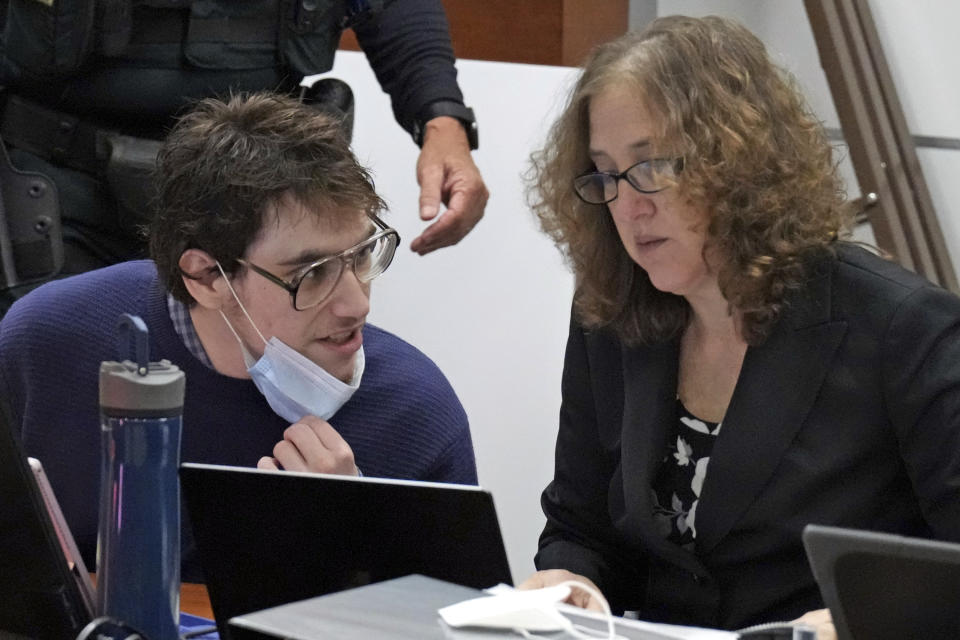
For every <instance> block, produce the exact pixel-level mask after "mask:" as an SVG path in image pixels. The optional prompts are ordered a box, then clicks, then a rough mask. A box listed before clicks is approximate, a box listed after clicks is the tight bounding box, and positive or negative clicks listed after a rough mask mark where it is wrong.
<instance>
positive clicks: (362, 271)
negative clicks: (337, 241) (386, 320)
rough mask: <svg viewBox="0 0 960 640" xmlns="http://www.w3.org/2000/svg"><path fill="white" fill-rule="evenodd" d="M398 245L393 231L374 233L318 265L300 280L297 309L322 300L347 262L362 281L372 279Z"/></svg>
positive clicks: (390, 257) (335, 284) (384, 265)
mask: <svg viewBox="0 0 960 640" xmlns="http://www.w3.org/2000/svg"><path fill="white" fill-rule="evenodd" d="M396 248H397V240H396V236H395V235H394V234H388V235H386V236H378V237H373V238H371V239H370V240H369V241H367V242H365V243H363V244H361V245H360V246H358V247H355V248H354V249H353V250H351V251H350V252H349V253H348V254H347V255H341V256H337V257H336V258H334V259H332V260H326V261H325V262H321V263H320V264H318V265H316V266H315V267H313V268H312V269H310V271H308V272H307V273H306V274H305V275H304V276H303V279H302V280H301V281H300V287H299V288H298V289H297V304H296V306H297V309H307V308H309V307H312V306H315V305H317V304H320V303H321V302H323V301H324V300H325V299H326V298H327V296H329V295H330V294H331V293H332V292H333V290H334V288H335V287H336V286H337V283H338V282H339V281H340V276H341V274H342V273H343V268H344V263H345V262H350V263H351V265H352V267H353V272H354V273H355V274H356V276H357V279H358V280H360V282H370V281H371V280H373V279H374V278H376V277H377V276H379V275H380V274H381V273H383V272H384V271H386V269H387V267H389V266H390V263H391V262H392V261H393V254H394V252H395V251H396Z"/></svg>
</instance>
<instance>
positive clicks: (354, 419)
mask: <svg viewBox="0 0 960 640" xmlns="http://www.w3.org/2000/svg"><path fill="white" fill-rule="evenodd" d="M165 296H166V294H165V293H164V291H163V290H162V288H161V286H160V284H159V282H158V279H157V274H156V270H155V268H154V266H153V263H152V262H149V261H138V262H127V263H123V264H119V265H115V266H112V267H107V268H105V269H100V270H97V271H91V272H87V273H84V274H81V275H78V276H74V277H71V278H66V279H63V280H58V281H55V282H51V283H49V284H46V285H44V286H42V287H40V288H39V289H37V290H36V291H34V292H32V293H31V294H30V295H28V296H26V297H25V298H23V299H22V300H20V301H18V302H17V303H16V304H15V305H14V306H13V308H11V310H10V312H9V313H8V314H7V315H6V316H5V317H4V318H3V321H2V323H0V393H3V395H4V397H5V398H6V399H7V402H8V403H9V404H10V407H11V413H12V415H13V418H14V420H15V421H17V422H19V424H20V425H21V438H22V441H23V446H24V449H25V450H26V452H27V454H28V455H30V456H33V457H35V458H38V459H40V461H41V462H42V463H43V465H44V468H45V470H46V472H47V475H48V476H49V477H50V482H51V484H52V485H53V489H54V492H55V493H56V495H57V499H58V500H59V502H60V506H61V507H62V509H63V512H64V515H65V517H66V519H67V522H68V524H69V525H70V528H71V530H72V532H73V535H74V537H75V538H76V540H77V545H78V546H79V548H80V552H81V554H82V555H83V557H84V560H85V561H86V562H87V563H88V566H89V567H90V568H93V567H94V562H95V561H94V555H95V550H96V537H97V505H98V494H99V469H100V448H99V447H100V419H99V408H98V404H97V398H98V384H99V381H98V372H99V367H100V362H101V361H103V360H115V359H116V358H117V355H118V354H117V351H116V349H117V347H116V338H115V327H116V323H117V318H118V317H119V315H120V314H121V313H132V314H136V315H139V316H141V317H142V318H143V320H144V321H145V322H146V323H147V326H148V327H149V329H150V358H151V360H159V359H161V358H166V359H168V360H170V361H171V362H173V363H174V364H176V365H178V366H179V367H180V368H181V369H183V371H184V372H185V374H186V380H187V387H186V398H185V403H184V410H183V435H182V442H181V461H183V462H202V463H208V464H223V465H238V466H255V465H256V463H257V460H258V459H259V458H260V457H261V456H264V455H269V454H270V452H271V451H272V450H273V446H274V445H275V444H276V443H277V442H278V441H279V440H281V439H282V438H283V430H284V429H286V428H287V427H288V426H289V424H288V423H287V422H286V421H285V420H283V419H282V418H280V417H279V416H277V415H276V414H274V413H273V411H272V410H271V409H270V407H269V406H268V405H267V402H266V400H265V399H264V398H263V396H262V395H261V394H260V392H259V391H258V390H257V388H256V387H255V386H254V384H253V382H251V381H250V380H241V379H237V378H231V377H227V376H224V375H221V374H219V373H217V372H215V371H213V370H211V369H209V368H207V367H206V366H204V365H203V364H202V363H201V362H199V361H198V360H197V359H196V358H195V357H194V356H193V355H192V354H191V353H190V352H189V351H188V350H187V348H186V347H185V346H184V344H183V342H182V341H181V339H180V337H179V336H178V335H177V334H176V332H175V331H174V328H173V323H172V321H171V320H170V316H169V314H168V312H167V306H166V297H165ZM364 351H365V355H366V368H365V370H364V374H363V380H362V382H361V384H360V388H359V389H358V390H357V392H356V393H355V394H354V396H353V398H351V399H350V401H349V402H348V403H347V404H345V405H344V406H343V407H342V408H341V409H340V411H338V412H337V414H336V415H334V416H333V417H332V418H331V419H330V424H332V425H333V427H334V428H335V429H337V431H338V432H339V433H340V435H342V436H343V438H344V439H345V440H346V441H347V442H348V443H349V444H350V446H351V448H352V449H353V452H354V456H355V458H356V463H357V466H358V467H359V468H360V469H362V470H363V473H364V475H366V476H377V477H385V478H404V479H413V480H431V481H436V482H454V483H461V484H476V482H477V472H476V464H475V461H474V454H473V445H472V443H471V439H470V430H469V425H468V423H467V416H466V414H465V413H464V410H463V407H462V406H461V405H460V402H459V400H458V399H457V397H456V395H455V394H454V391H453V389H452V388H451V387H450V384H449V383H448V382H447V380H446V378H444V376H443V374H442V373H441V372H440V370H439V369H438V368H437V366H436V365H435V364H434V363H433V362H432V361H431V360H430V359H429V358H427V357H426V356H425V355H424V354H423V353H421V352H420V351H418V350H417V349H416V348H414V347H413V346H411V345H409V344H407V343H406V342H404V341H402V340H400V339H399V338H397V337H396V336H394V335H392V334H390V333H387V332H386V331H383V330H382V329H379V328H377V327H374V326H372V325H369V324H368V325H367V326H366V328H365V329H364ZM182 513H183V516H184V517H183V520H184V531H183V538H182V539H183V542H184V544H183V546H184V552H183V575H182V578H183V580H185V581H197V580H199V579H200V574H199V573H198V568H199V567H198V564H197V563H196V559H195V558H194V557H193V550H192V536H191V535H190V530H189V525H188V523H187V522H186V520H187V518H186V513H185V511H182Z"/></svg>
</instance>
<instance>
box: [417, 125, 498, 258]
mask: <svg viewBox="0 0 960 640" xmlns="http://www.w3.org/2000/svg"><path fill="white" fill-rule="evenodd" d="M417 184H419V185H420V218H421V219H422V220H424V221H427V220H433V219H434V218H436V217H437V214H438V213H440V205H441V203H443V204H445V205H446V206H447V210H446V211H445V212H444V213H443V215H442V216H440V219H439V220H437V221H436V222H434V223H433V224H431V225H430V226H429V227H427V228H426V229H425V230H424V231H423V233H421V234H420V235H419V236H418V237H417V238H414V240H413V242H411V243H410V248H411V249H412V250H413V251H416V252H417V253H419V254H420V255H424V254H427V253H430V252H431V251H433V250H434V249H440V248H441V247H447V246H450V245H452V244H456V243H458V242H460V240H461V239H462V238H463V237H464V236H465V235H467V234H468V233H469V232H470V230H471V229H473V227H474V226H475V225H476V224H477V223H478V222H479V221H480V218H482V217H483V209H484V207H486V206H487V198H488V197H490V194H489V193H488V192H487V187H486V186H485V185H484V184H483V178H482V177H481V176H480V171H479V170H478V169H477V165H475V164H474V163H473V158H472V157H471V156H470V144H469V143H468V142H467V134H466V132H465V131H464V130H463V125H462V124H460V121H459V120H457V119H456V118H451V117H449V116H440V117H437V118H433V119H432V120H430V121H429V122H427V124H426V127H425V129H424V135H423V148H422V149H421V151H420V157H419V158H418V159H417Z"/></svg>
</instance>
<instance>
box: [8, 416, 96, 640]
mask: <svg viewBox="0 0 960 640" xmlns="http://www.w3.org/2000/svg"><path fill="white" fill-rule="evenodd" d="M37 473H38V474H39V469H38V471H37ZM42 477H43V476H42V475H38V476H37V477H35V476H34V472H33V471H32V470H31V468H30V465H29V464H28V463H27V458H26V456H24V455H23V451H22V449H21V447H20V442H19V439H18V437H17V435H16V433H15V432H14V430H13V427H12V425H11V422H10V420H9V418H8V415H7V408H6V406H5V405H4V403H3V402H2V401H0V491H2V495H3V501H2V506H0V637H18V636H23V637H29V638H36V639H39V640H46V639H47V638H50V639H57V640H59V639H61V638H74V637H76V636H77V634H78V633H80V631H82V630H83V628H84V626H86V624H87V623H88V622H90V620H91V618H92V589H91V587H90V578H89V576H88V575H87V573H86V569H85V568H84V567H83V566H82V561H81V560H80V559H79V554H76V551H75V549H76V547H75V546H74V545H73V538H72V537H71V536H70V532H69V530H68V529H67V528H66V525H65V524H64V523H63V522H62V518H60V520H59V522H57V521H55V519H54V517H52V515H51V514H53V516H59V514H60V510H59V507H57V506H56V502H55V501H54V502H53V503H52V507H53V509H52V511H48V508H47V506H46V504H45V501H44V495H43V493H42V491H41V487H40V486H39V485H38V484H37V480H38V479H42ZM44 488H45V489H47V490H49V487H44ZM48 500H53V495H52V492H51V493H50V495H49V496H48ZM68 553H69V554H70V555H72V557H73V559H74V560H75V561H76V562H75V563H71V562H68V556H67V555H66V554H68ZM13 634H15V635H13Z"/></svg>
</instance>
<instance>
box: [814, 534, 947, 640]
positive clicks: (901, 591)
mask: <svg viewBox="0 0 960 640" xmlns="http://www.w3.org/2000/svg"><path fill="white" fill-rule="evenodd" d="M803 543H804V546H805V547H806V550H807V557H808V558H809V560H810V566H811V568H812V569H813V575H814V577H815V578H816V580H817V584H818V585H819V586H820V592H821V593H822V595H823V600H824V602H825V603H826V605H827V606H828V607H829V608H830V612H831V614H832V617H833V622H834V626H835V627H836V630H837V638H838V640H888V639H889V640H901V639H902V638H960V606H958V605H960V544H955V543H950V542H940V541H937V540H925V539H921V538H911V537H906V536H900V535H894V534H889V533H876V532H872V531H860V530H856V529H842V528H837V527H825V526H818V525H807V527H806V528H805V529H804V532H803Z"/></svg>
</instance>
